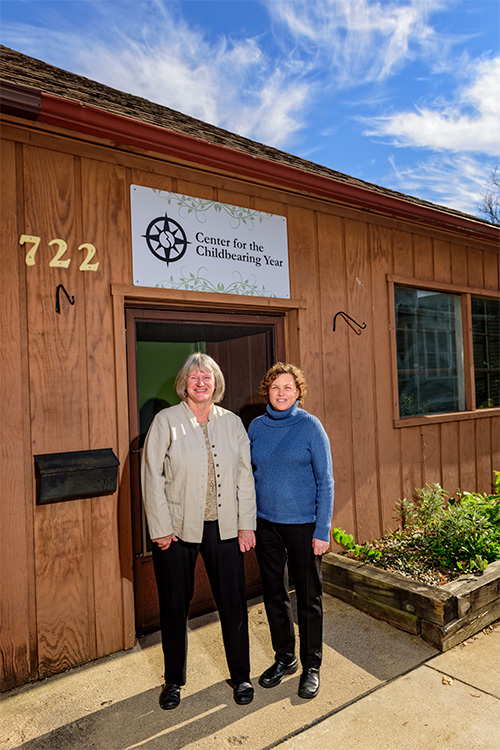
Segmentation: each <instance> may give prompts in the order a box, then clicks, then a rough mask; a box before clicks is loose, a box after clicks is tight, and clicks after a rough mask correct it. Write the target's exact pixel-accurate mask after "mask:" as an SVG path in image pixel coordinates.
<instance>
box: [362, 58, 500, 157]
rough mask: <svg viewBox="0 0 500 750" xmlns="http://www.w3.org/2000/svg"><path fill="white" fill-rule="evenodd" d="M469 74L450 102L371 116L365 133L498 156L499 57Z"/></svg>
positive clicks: (405, 142)
mask: <svg viewBox="0 0 500 750" xmlns="http://www.w3.org/2000/svg"><path fill="white" fill-rule="evenodd" d="M469 75H470V77H471V79H472V80H471V81H470V82H469V84H468V85H466V86H464V87H463V88H462V89H461V90H459V91H458V92H457V94H456V98H455V101H454V102H453V103H451V104H441V105H440V104H436V105H435V106H434V108H430V107H426V108H421V109H417V110H416V111H412V112H398V113H396V114H392V115H387V116H381V117H378V118H372V119H371V121H370V122H371V125H372V127H370V128H369V129H368V130H366V131H365V135H368V136H381V137H384V138H387V137H389V138H390V139H391V141H392V143H394V145H396V146H410V147H419V148H428V149H432V150H435V151H456V152H458V151H461V152H476V153H482V154H487V155H489V156H493V157H497V158H498V157H500V57H498V58H496V59H493V60H482V61H480V62H479V63H475V64H474V65H473V66H472V67H471V70H470V71H469ZM374 123H375V127H373V124H374Z"/></svg>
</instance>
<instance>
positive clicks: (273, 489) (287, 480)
mask: <svg viewBox="0 0 500 750" xmlns="http://www.w3.org/2000/svg"><path fill="white" fill-rule="evenodd" d="M248 435H249V437H250V444H251V448H252V465H253V471H254V479H255V491H256V493H257V515H258V516H260V517H261V518H265V519H266V520H267V521H271V522H272V523H314V522H315V523H316V527H315V530H314V533H313V537H314V538H315V539H322V540H323V541H329V538H330V536H329V535H330V524H331V519H332V512H333V474H332V457H331V451H330V442H329V440H328V436H327V434H326V432H325V430H324V428H323V426H322V424H321V422H320V421H319V419H318V418H317V417H314V416H313V415H312V414H308V412H306V411H304V410H303V409H299V408H298V403H297V402H295V404H294V405H293V406H291V407H290V408H289V409H286V411H277V410H275V409H273V408H272V407H271V406H270V405H269V406H268V407H267V414H263V415H262V416H261V417H257V419H254V420H253V422H252V423H251V424H250V427H249V430H248Z"/></svg>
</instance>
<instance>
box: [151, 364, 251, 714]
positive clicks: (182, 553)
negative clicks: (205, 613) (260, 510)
mask: <svg viewBox="0 0 500 750" xmlns="http://www.w3.org/2000/svg"><path fill="white" fill-rule="evenodd" d="M175 387H176V391H177V394H178V396H179V398H181V399H182V401H181V403H180V404H178V405H177V406H171V407H169V408H168V409H163V411H161V412H160V413H159V414H157V416H156V417H155V419H154V420H153V423H152V424H151V427H150V429H149V432H148V434H147V437H146V441H145V443H144V450H143V457H142V495H143V502H144V507H145V511H146V517H147V520H148V527H149V533H150V536H151V539H152V542H153V545H152V549H153V563H154V571H155V578H156V585H157V588H158V598H159V602H160V625H161V635H162V646H163V654H164V660H165V684H164V686H163V688H162V691H161V694H160V706H161V707H162V708H164V709H172V708H176V707H177V706H178V705H179V702H180V687H181V686H182V685H184V684H185V682H186V656H187V618H188V612H189V606H190V603H191V599H192V597H193V591H194V569H195V564H196V558H197V556H198V553H201V555H202V557H203V561H204V563H205V568H206V570H207V574H208V578H209V581H210V586H211V588H212V593H213V596H214V599H215V602H216V604H217V609H218V610H219V615H220V621H221V628H222V636H223V641H224V648H225V652H226V659H227V663H228V667H229V672H230V675H231V680H232V684H233V695H234V700H235V701H236V703H239V704H242V705H243V704H247V703H250V702H251V701H252V699H253V687H252V684H251V682H250V659H249V643H248V613H247V605H246V596H245V576H244V569H243V553H244V552H246V551H248V550H249V549H251V548H252V547H254V546H255V534H254V529H255V525H256V504H255V490H254V482H253V477H252V470H251V463H250V445H249V440H248V437H247V434H246V431H245V428H244V427H243V423H242V422H241V420H240V418H239V417H238V416H236V414H233V413H232V412H230V411H227V410H226V409H222V408H221V407H220V406H216V404H217V403H218V402H219V401H221V400H222V398H223V395H224V389H225V383H224V376H223V375H222V372H221V370H220V368H219V366H218V364H217V363H216V362H215V360H213V359H212V358H211V357H209V356H208V355H206V354H202V353H199V352H198V353H196V354H192V355H191V356H190V357H188V359H187V360H186V362H185V363H184V365H183V367H182V368H181V370H180V372H179V373H178V375H177V378H176V381H175Z"/></svg>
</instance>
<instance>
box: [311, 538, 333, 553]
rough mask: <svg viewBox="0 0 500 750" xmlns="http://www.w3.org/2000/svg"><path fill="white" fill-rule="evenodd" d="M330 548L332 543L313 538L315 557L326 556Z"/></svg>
mask: <svg viewBox="0 0 500 750" xmlns="http://www.w3.org/2000/svg"><path fill="white" fill-rule="evenodd" d="M329 546H330V542H324V541H323V540H322V539H314V538H313V552H314V554H315V555H324V554H325V552H326V551H327V550H328V547H329Z"/></svg>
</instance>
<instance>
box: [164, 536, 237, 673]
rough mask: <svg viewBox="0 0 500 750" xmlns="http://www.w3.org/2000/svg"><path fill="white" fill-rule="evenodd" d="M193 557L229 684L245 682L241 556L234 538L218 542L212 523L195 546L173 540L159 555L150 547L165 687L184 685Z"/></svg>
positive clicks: (192, 585) (192, 588) (192, 587)
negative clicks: (216, 624) (203, 576)
mask: <svg viewBox="0 0 500 750" xmlns="http://www.w3.org/2000/svg"><path fill="white" fill-rule="evenodd" d="M199 552H201V556H202V558H203V562H204V563H205V568H206V571H207V575H208V579H209V581H210V586H211V589H212V594H213V597H214V599H215V603H216V605H217V609H218V610H219V616H220V622H221V628H222V638H223V641H224V649H225V652H226V659H227V664H228V667H229V673H230V675H231V679H232V680H233V682H242V681H245V680H248V679H249V675H250V656H249V641H248V611H247V602H246V591H245V572H244V567H243V554H242V552H241V551H240V548H239V543H238V538H237V537H235V538H234V539H226V540H221V539H220V536H219V528H218V523H217V521H206V522H205V525H204V531H203V539H202V541H201V543H200V544H190V543H188V542H183V541H181V540H180V539H179V541H178V542H172V543H171V545H170V547H169V548H168V549H167V550H161V549H160V548H159V547H158V545H157V544H154V543H153V564H154V571H155V578H156V585H157V588H158V598H159V603H160V627H161V640H162V647H163V657H164V661H165V682H175V683H177V684H178V685H184V684H185V683H186V659H187V620H188V613H189V606H190V604H191V599H192V598H193V592H194V569H195V564H196V558H197V557H198V553H199Z"/></svg>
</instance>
